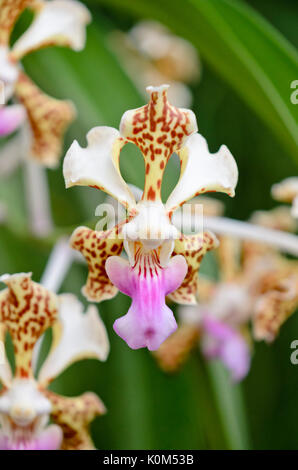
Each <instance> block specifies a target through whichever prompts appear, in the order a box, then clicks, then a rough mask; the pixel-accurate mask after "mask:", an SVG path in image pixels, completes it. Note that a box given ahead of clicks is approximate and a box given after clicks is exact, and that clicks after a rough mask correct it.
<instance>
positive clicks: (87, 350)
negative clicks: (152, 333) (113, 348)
mask: <svg viewBox="0 0 298 470" xmlns="http://www.w3.org/2000/svg"><path fill="white" fill-rule="evenodd" d="M59 298H60V299H61V305H60V310H59V320H58V323H57V324H56V326H54V341H53V344H52V349H51V351H50V354H49V356H48V357H47V359H46V361H45V362H44V364H43V366H42V368H41V370H40V373H39V376H38V380H39V382H40V383H47V382H49V381H50V380H52V379H53V378H54V377H56V376H57V375H58V374H60V373H61V372H62V371H63V370H64V369H66V367H68V366H69V365H70V364H72V363H73V362H75V361H78V360H82V359H87V358H96V359H99V360H101V361H105V360H106V359H107V356H108V354H109V349H110V346H109V340H108V336H107V332H106V329H105V326H104V323H103V322H102V320H101V318H100V317H99V315H98V311H97V308H96V307H95V306H94V305H91V306H90V307H89V308H88V310H87V312H86V313H85V314H84V313H83V305H82V304H81V302H79V301H78V300H77V298H76V297H75V296H74V295H72V294H64V295H61V296H60V297H59ZM55 333H56V334H55Z"/></svg>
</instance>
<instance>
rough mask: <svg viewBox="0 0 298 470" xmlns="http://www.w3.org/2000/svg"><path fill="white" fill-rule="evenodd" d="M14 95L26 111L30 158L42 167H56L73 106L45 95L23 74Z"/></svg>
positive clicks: (72, 117) (72, 116)
mask: <svg viewBox="0 0 298 470" xmlns="http://www.w3.org/2000/svg"><path fill="white" fill-rule="evenodd" d="M16 95H17V97H18V98H19V100H20V101H21V103H22V104H23V105H24V107H25V108H26V110H27V115H28V119H29V122H30V127H31V131H32V146H31V156H32V157H33V158H34V159H35V160H37V161H38V162H40V163H41V164H43V165H45V166H48V167H55V166H57V164H58V162H59V158H60V156H61V152H62V143H63V134H64V132H65V131H66V128H67V127H68V125H69V124H70V123H71V121H72V120H73V119H74V116H75V110H74V107H73V105H72V104H71V103H70V102H68V101H60V100H56V99H54V98H51V97H49V96H47V95H45V94H44V93H42V91H41V90H40V89H39V88H38V87H37V86H36V85H35V84H34V83H33V82H32V81H31V80H30V78H29V77H27V76H26V75H25V74H24V73H21V74H20V75H19V78H18V81H17V84H16Z"/></svg>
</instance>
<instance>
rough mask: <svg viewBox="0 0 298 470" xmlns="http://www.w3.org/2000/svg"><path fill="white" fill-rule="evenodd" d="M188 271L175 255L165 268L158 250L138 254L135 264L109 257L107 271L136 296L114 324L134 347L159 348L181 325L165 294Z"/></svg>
mask: <svg viewBox="0 0 298 470" xmlns="http://www.w3.org/2000/svg"><path fill="white" fill-rule="evenodd" d="M186 270H187V266H186V262H185V260H184V258H183V256H175V257H173V258H171V260H170V261H169V263H168V265H167V267H165V268H162V267H161V265H160V262H159V260H158V258H157V254H156V252H155V251H154V252H153V253H151V254H146V253H145V254H142V253H140V255H137V256H136V264H135V266H133V267H132V266H130V264H129V262H128V261H126V260H124V259H123V258H120V257H118V256H112V257H110V258H108V260H107V262H106V271H107V273H108V276H109V278H110V279H111V281H112V282H113V284H115V285H116V286H117V287H118V289H119V290H120V291H121V292H123V293H124V294H126V295H129V296H130V297H131V298H132V305H131V307H130V309H129V311H128V313H127V314H126V315H124V316H123V317H121V318H119V319H118V320H116V321H115V323H114V330H115V331H116V333H117V334H118V335H119V336H120V337H121V338H122V339H124V341H126V342H127V344H128V345H129V346H130V347H131V348H132V349H139V348H143V347H147V348H148V349H149V350H150V351H154V350H156V349H158V347H159V346H160V345H161V343H162V342H163V341H164V340H165V339H166V338H167V337H168V336H170V335H171V334H172V333H173V332H174V331H175V330H176V328H177V324H176V320H175V318H174V315H173V313H172V311H171V310H170V309H169V307H168V306H167V305H166V304H165V297H166V295H168V294H169V293H170V292H173V291H174V290H176V289H177V287H178V286H179V285H180V284H181V282H182V280H183V279H184V277H185V274H186Z"/></svg>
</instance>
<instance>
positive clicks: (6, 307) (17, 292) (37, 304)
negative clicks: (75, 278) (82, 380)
mask: <svg viewBox="0 0 298 470" xmlns="http://www.w3.org/2000/svg"><path fill="white" fill-rule="evenodd" d="M0 280H1V281H2V282H4V283H5V284H6V285H7V286H8V288H7V289H4V290H3V291H2V292H1V293H0V318H1V321H2V322H3V323H4V324H5V326H6V328H7V329H8V331H9V333H10V335H11V337H12V341H13V345H14V352H15V364H16V368H15V377H22V378H24V377H31V376H33V371H32V366H31V361H32V353H33V348H34V345H35V343H36V341H37V340H38V338H39V337H40V336H41V335H42V333H43V332H44V331H45V330H46V329H47V328H48V327H49V326H51V324H52V323H53V322H54V321H55V319H56V316H57V314H58V310H57V307H58V297H57V296H56V295H55V294H52V293H51V292H49V291H48V290H47V289H45V288H44V287H43V286H41V285H39V284H36V283H35V282H33V281H32V280H31V273H20V274H14V275H8V274H6V275H4V276H2V277H1V278H0Z"/></svg>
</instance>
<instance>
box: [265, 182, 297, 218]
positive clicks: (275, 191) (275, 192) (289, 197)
mask: <svg viewBox="0 0 298 470" xmlns="http://www.w3.org/2000/svg"><path fill="white" fill-rule="evenodd" d="M271 192H272V196H273V198H274V199H276V200H277V201H282V202H290V203H292V209H291V214H292V216H293V217H295V218H296V219H297V218H298V177H297V176H293V177H291V178H286V179H285V180H283V181H281V182H280V183H276V184H274V185H273V186H272V188H271Z"/></svg>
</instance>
